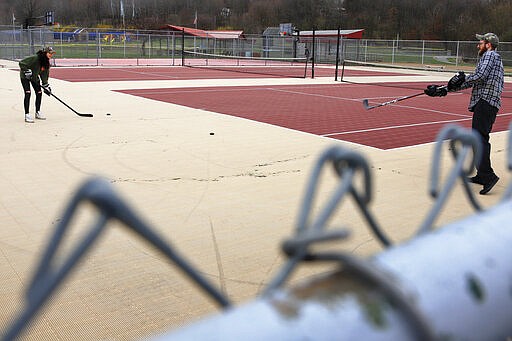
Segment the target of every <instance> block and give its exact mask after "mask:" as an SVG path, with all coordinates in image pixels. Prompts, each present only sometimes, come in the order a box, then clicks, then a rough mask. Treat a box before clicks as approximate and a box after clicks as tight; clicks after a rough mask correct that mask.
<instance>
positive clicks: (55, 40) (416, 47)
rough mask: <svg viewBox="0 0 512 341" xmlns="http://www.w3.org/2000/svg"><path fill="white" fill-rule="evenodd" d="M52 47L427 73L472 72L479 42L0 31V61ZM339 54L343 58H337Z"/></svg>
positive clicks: (132, 56) (108, 55)
mask: <svg viewBox="0 0 512 341" xmlns="http://www.w3.org/2000/svg"><path fill="white" fill-rule="evenodd" d="M48 45H51V46H53V47H54V49H55V50H56V51H57V58H58V59H59V60H62V59H75V60H80V62H79V63H78V62H77V65H78V64H80V63H81V64H84V65H102V64H103V62H104V61H105V60H109V59H110V60H118V61H119V60H122V61H120V63H122V64H124V65H138V64H141V63H143V64H144V65H159V64H162V63H163V64H165V65H181V58H182V51H184V50H186V51H195V52H202V53H212V54H219V55H230V56H240V57H268V58H299V57H304V56H305V54H306V53H309V52H310V51H311V53H313V52H314V56H313V55H311V57H314V61H315V62H316V63H322V64H333V65H334V64H335V63H336V61H337V58H338V60H339V61H343V60H351V61H357V62H361V63H371V64H386V65H396V66H415V67H421V68H425V69H436V70H458V69H464V68H466V67H467V68H473V67H474V66H475V64H476V60H477V47H476V40H475V41H429V40H377V39H340V40H339V41H338V39H337V37H332V36H330V37H317V38H316V39H315V40H314V46H313V41H312V40H311V38H308V39H305V38H304V39H303V38H301V37H300V35H299V36H298V37H297V36H280V35H276V36H268V35H267V36H264V35H245V34H244V35H240V36H238V37H236V38H233V37H232V33H231V35H226V36H225V37H223V36H222V33H221V32H219V33H216V35H215V37H211V36H206V37H192V36H188V35H183V34H182V33H181V32H176V31H164V30H159V31H142V30H116V29H97V28H73V29H66V30H61V31H56V30H52V29H50V28H47V27H37V28H29V29H23V28H22V27H21V26H0V47H1V48H0V58H2V59H9V60H20V59H22V58H24V57H25V56H27V55H31V54H34V53H36V52H37V51H38V50H39V49H41V48H42V47H44V46H48ZM498 51H499V53H500V55H501V56H502V59H503V64H504V65H505V68H506V72H507V73H508V74H510V73H511V72H512V43H509V42H502V43H500V46H499V48H498ZM337 52H339V53H337Z"/></svg>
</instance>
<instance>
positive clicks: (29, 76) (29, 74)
mask: <svg viewBox="0 0 512 341" xmlns="http://www.w3.org/2000/svg"><path fill="white" fill-rule="evenodd" d="M23 74H24V75H25V78H26V79H28V80H30V79H32V70H30V69H28V70H26V71H23Z"/></svg>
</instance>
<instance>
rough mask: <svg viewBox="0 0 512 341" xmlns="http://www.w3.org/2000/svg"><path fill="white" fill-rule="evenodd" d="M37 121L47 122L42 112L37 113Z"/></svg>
mask: <svg viewBox="0 0 512 341" xmlns="http://www.w3.org/2000/svg"><path fill="white" fill-rule="evenodd" d="M36 119H38V120H46V116H44V115H43V113H42V112H40V111H38V112H36Z"/></svg>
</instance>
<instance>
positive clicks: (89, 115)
mask: <svg viewBox="0 0 512 341" xmlns="http://www.w3.org/2000/svg"><path fill="white" fill-rule="evenodd" d="M50 95H52V96H53V97H55V99H57V100H58V101H59V102H61V103H62V104H64V105H65V106H66V107H68V109H69V110H71V111H72V112H74V113H75V114H77V115H78V116H82V117H93V114H81V113H79V112H78V111H76V110H75V109H73V108H71V107H70V106H69V105H67V104H66V103H64V101H63V100H61V99H60V98H59V97H57V96H55V94H54V93H53V92H50Z"/></svg>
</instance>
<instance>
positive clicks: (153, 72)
mask: <svg viewBox="0 0 512 341" xmlns="http://www.w3.org/2000/svg"><path fill="white" fill-rule="evenodd" d="M338 74H339V75H340V76H341V70H339V71H338ZM303 75H304V68H303V67H293V68H292V67H269V68H268V69H265V68H262V67H239V68H232V71H227V70H221V69H217V68H196V67H182V66H168V67H160V66H159V67H74V68H60V67H54V68H52V71H51V77H52V78H56V79H60V80H65V81H69V82H105V81H142V80H188V79H239V78H276V77H288V78H290V77H302V76H303ZM334 75H335V69H334V68H333V67H316V68H315V77H332V78H333V79H334ZM375 75H378V76H397V75H400V76H403V74H400V73H393V72H386V71H382V72H380V71H364V70H363V71H360V70H345V72H344V76H375ZM307 77H308V78H309V77H311V70H308V72H307Z"/></svg>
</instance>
